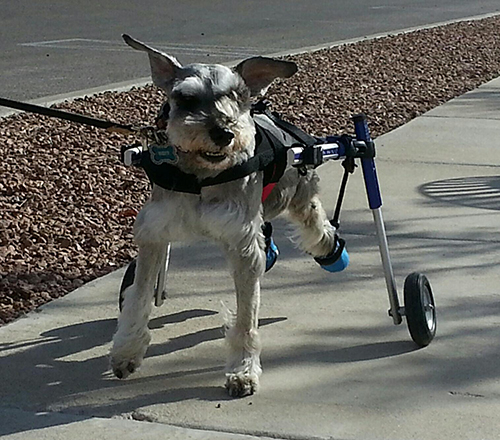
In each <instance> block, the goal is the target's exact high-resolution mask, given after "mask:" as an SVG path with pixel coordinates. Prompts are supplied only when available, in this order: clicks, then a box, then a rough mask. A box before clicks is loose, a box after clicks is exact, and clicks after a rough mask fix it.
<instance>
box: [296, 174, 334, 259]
mask: <svg viewBox="0 0 500 440" xmlns="http://www.w3.org/2000/svg"><path fill="white" fill-rule="evenodd" d="M317 193H318V177H317V176H316V174H315V173H311V174H310V175H308V176H307V177H306V178H304V179H303V180H302V181H301V182H300V183H299V185H298V186H297V191H296V193H295V195H294V196H293V198H292V199H291V201H290V203H289V205H288V212H289V215H290V219H291V220H292V221H293V222H294V223H295V224H296V225H297V226H298V229H299V230H298V232H299V234H298V237H297V239H298V245H299V247H300V248H301V249H302V250H304V251H306V252H307V253H309V254H311V255H312V256H313V257H324V256H326V255H329V254H330V253H331V252H332V250H334V248H335V243H336V241H335V231H336V230H335V228H334V227H333V226H332V225H331V224H330V222H329V220H328V218H327V216H326V213H325V211H324V209H323V206H322V204H321V201H320V200H319V198H318V195H317Z"/></svg>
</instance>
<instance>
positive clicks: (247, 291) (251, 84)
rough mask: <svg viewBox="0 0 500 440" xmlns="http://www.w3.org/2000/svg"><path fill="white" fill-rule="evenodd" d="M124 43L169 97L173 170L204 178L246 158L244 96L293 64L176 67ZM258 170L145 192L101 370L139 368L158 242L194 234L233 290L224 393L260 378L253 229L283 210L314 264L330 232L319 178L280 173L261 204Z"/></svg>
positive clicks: (251, 131)
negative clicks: (216, 256)
mask: <svg viewBox="0 0 500 440" xmlns="http://www.w3.org/2000/svg"><path fill="white" fill-rule="evenodd" d="M124 40H125V42H126V43H127V44H128V45H130V46H131V47H133V48H134V49H138V50H141V51H144V52H146V53H147V54H148V56H149V61H150V65H151V73H152V79H153V82H154V84H155V85H156V86H158V87H159V88H161V89H163V90H164V91H165V92H166V93H167V96H168V102H169V114H168V124H167V126H166V132H167V135H168V139H169V144H171V145H172V146H174V148H175V149H176V154H177V156H178V163H177V164H176V166H177V167H178V168H179V169H181V170H182V171H184V172H186V173H190V174H194V175H195V176H197V177H198V178H199V179H204V178H207V177H212V176H215V175H217V174H219V173H220V172H221V171H223V170H226V169H228V168H230V167H232V166H234V165H237V164H241V163H242V162H245V161H247V160H248V159H249V158H251V157H252V156H253V155H254V150H255V126H254V122H253V119H252V116H251V113H250V108H251V102H252V98H253V97H256V96H259V95H262V94H263V93H264V92H265V91H266V90H267V88H268V86H269V85H270V84H271V82H272V81H273V80H275V79H276V78H288V77H290V76H292V75H293V74H294V73H295V72H296V70H297V66H296V65H295V64H294V63H292V62H288V61H281V60H276V59H271V58H264V57H254V58H249V59H247V60H245V61H243V62H241V63H240V64H238V65H237V66H236V67H235V68H233V69H231V68H229V67H226V66H222V65H208V64H190V65H186V66H182V65H181V64H180V63H179V62H178V61H177V60H176V59H175V58H174V57H172V56H170V55H167V54H165V53H163V52H160V51H158V50H156V49H153V48H151V47H149V46H147V45H145V44H143V43H141V42H139V41H137V40H134V39H133V38H131V37H129V36H127V35H124ZM262 174H263V173H262V172H255V173H253V174H251V175H249V176H246V177H244V178H241V179H238V180H234V181H231V182H228V183H223V184H220V185H215V186H209V187H204V188H203V189H202V191H201V194H199V195H197V194H186V193H181V192H175V191H170V190H165V189H163V188H161V187H159V186H156V185H153V188H152V193H151V198H150V200H149V201H148V202H147V203H146V204H145V206H144V207H143V209H142V210H141V211H140V213H139V214H138V216H137V219H136V222H135V225H134V237H135V242H136V243H137V245H138V257H137V267H136V272H135V280H134V283H133V284H132V285H131V286H129V287H128V288H127V289H126V290H125V291H124V293H123V298H124V301H123V308H122V312H121V314H120V316H119V319H118V327H117V331H116V333H115V335H114V337H113V346H112V349H111V353H110V364H111V368H112V369H113V372H114V374H115V375H116V376H117V377H119V378H125V377H126V376H128V375H129V374H130V373H132V372H134V371H135V369H136V368H138V367H139V366H140V364H141V362H142V360H143V357H144V355H145V353H146V350H147V347H148V344H149V342H150V334H149V330H148V320H149V315H150V312H151V309H152V301H153V296H154V289H155V282H156V280H157V275H158V273H159V271H160V266H161V264H162V261H163V259H162V255H164V252H165V248H166V245H167V244H168V243H170V242H174V241H184V240H192V239H196V238H200V237H205V238H209V239H212V240H215V241H217V242H219V243H220V244H221V245H222V248H223V249H224V251H225V254H226V255H227V259H228V261H229V265H230V268H231V270H232V275H233V278H234V284H235V289H236V304H237V308H236V313H235V314H234V315H233V316H232V317H231V319H230V320H229V321H230V322H228V323H226V328H227V331H226V335H225V338H226V341H227V345H228V349H229V353H228V357H227V364H226V388H227V390H228V392H229V394H230V395H231V396H234V397H241V396H245V395H249V394H253V393H254V392H255V391H257V389H258V385H259V377H260V375H261V373H262V368H261V364H260V352H261V343H260V338H259V331H258V312H259V302H260V299H259V298H260V285H259V279H260V277H261V276H262V275H263V274H264V270H265V262H266V256H265V252H264V236H263V233H262V225H263V223H264V221H268V220H270V219H272V218H274V217H276V216H277V215H279V214H281V213H283V212H287V213H288V214H289V218H290V219H291V221H292V222H293V223H295V224H296V226H297V229H298V231H297V236H298V245H299V247H300V248H301V249H302V250H304V251H305V252H307V253H308V254H310V255H312V256H313V257H323V256H327V255H329V254H330V253H331V252H332V250H333V249H334V247H335V228H334V227H333V226H331V225H330V223H329V221H328V219H327V217H326V214H325V212H324V210H323V208H322V206H321V202H320V201H319V199H318V195H317V194H318V182H319V179H318V176H317V174H316V172H315V171H313V170H309V171H308V172H307V174H305V175H302V174H304V173H302V174H301V173H299V172H298V170H297V169H295V168H290V169H288V170H287V171H286V172H285V174H284V175H283V177H282V178H281V179H280V181H279V182H278V183H277V184H276V186H275V188H274V189H273V191H272V192H271V194H270V195H269V197H267V199H266V200H265V202H262V201H261V198H262V189H263V175H262Z"/></svg>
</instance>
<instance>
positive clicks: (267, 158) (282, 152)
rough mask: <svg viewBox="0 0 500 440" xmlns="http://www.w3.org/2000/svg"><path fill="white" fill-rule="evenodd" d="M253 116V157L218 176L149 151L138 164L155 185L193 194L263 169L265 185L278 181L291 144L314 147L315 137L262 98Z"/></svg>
mask: <svg viewBox="0 0 500 440" xmlns="http://www.w3.org/2000/svg"><path fill="white" fill-rule="evenodd" d="M252 116H253V120H254V123H255V130H256V134H255V154H254V156H253V157H252V158H250V159H249V160H248V161H246V162H243V163H241V164H239V165H235V166H233V167H231V168H228V169H227V170H224V171H222V172H221V173H219V174H218V175H217V176H215V177H209V178H206V179H201V180H200V179H198V178H197V177H196V176H195V175H194V174H188V173H185V172H183V171H181V170H180V169H179V168H177V167H176V166H175V164H173V163H168V162H163V163H160V164H158V163H155V162H154V161H153V159H152V157H151V154H148V153H147V152H145V153H143V154H142V155H141V160H140V163H139V166H140V167H141V168H143V169H144V171H145V172H146V174H147V176H148V178H149V180H150V181H151V182H152V183H154V184H155V185H158V186H160V187H162V188H164V189H168V190H172V191H178V192H183V193H190V194H201V189H202V188H203V187H207V186H213V185H219V184H221V183H226V182H231V181H233V180H237V179H241V178H243V177H245V176H248V175H250V174H252V173H255V172H257V171H263V172H264V186H267V185H269V184H272V183H276V182H278V181H279V179H280V178H281V177H282V176H283V173H284V172H285V169H286V165H287V150H288V149H289V148H290V147H292V146H300V147H310V146H313V145H314V144H315V143H316V139H315V138H314V137H312V136H310V135H308V134H307V133H305V132H303V131H302V130H300V129H299V128H297V127H296V126H295V125H292V124H290V123H289V122H286V121H284V120H283V119H281V118H280V117H279V116H278V115H277V114H276V113H273V112H271V111H269V109H267V107H266V104H265V103H264V102H262V101H261V102H259V103H257V104H255V105H254V107H253V108H252Z"/></svg>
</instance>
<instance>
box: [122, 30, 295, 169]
mask: <svg viewBox="0 0 500 440" xmlns="http://www.w3.org/2000/svg"><path fill="white" fill-rule="evenodd" d="M123 39H124V40H125V42H126V43H127V44H128V45H129V46H131V47H133V48H134V49H138V50H142V51H145V52H147V54H148V56H149V61H150V65H151V76H152V78H153V83H154V84H155V85H156V86H158V87H160V88H161V89H163V90H164V91H165V92H166V93H167V96H168V100H169V113H168V125H167V133H168V138H169V141H170V142H171V143H172V144H173V145H175V146H176V148H178V150H179V151H180V152H181V153H182V154H183V155H185V156H187V157H189V162H190V165H191V166H190V167H192V168H193V169H200V170H207V171H208V170H211V171H221V170H224V169H226V168H229V167H231V166H233V165H235V164H237V163H241V162H243V161H245V160H247V159H248V158H249V157H251V156H252V155H253V152H254V148H255V128H254V124H253V121H252V118H251V116H250V105H251V98H252V97H253V96H258V95H262V94H263V93H265V91H266V90H267V88H268V87H269V85H270V84H271V83H272V82H273V80H275V79H276V78H289V77H290V76H292V75H293V74H294V73H295V72H296V71H297V66H296V65H295V63H292V62H288V61H280V60H275V59H272V58H265V57H255V58H249V59H247V60H245V61H242V62H241V63H240V64H238V65H237V66H236V67H235V68H234V69H230V68H228V67H226V66H222V65H219V64H190V65H187V66H182V65H181V64H180V63H179V62H178V61H177V60H176V59H175V58H174V57H172V56H170V55H167V54H165V53H163V52H160V51H158V50H156V49H153V48H151V47H149V46H147V45H145V44H144V43H141V42H139V41H137V40H134V39H133V38H131V37H130V36H128V35H124V36H123Z"/></svg>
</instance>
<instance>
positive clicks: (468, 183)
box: [0, 78, 500, 440]
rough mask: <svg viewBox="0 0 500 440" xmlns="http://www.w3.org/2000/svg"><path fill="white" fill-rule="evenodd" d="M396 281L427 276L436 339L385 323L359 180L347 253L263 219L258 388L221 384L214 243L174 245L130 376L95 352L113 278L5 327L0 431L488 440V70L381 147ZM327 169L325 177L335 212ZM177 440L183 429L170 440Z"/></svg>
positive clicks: (333, 175)
mask: <svg viewBox="0 0 500 440" xmlns="http://www.w3.org/2000/svg"><path fill="white" fill-rule="evenodd" d="M377 147H378V148H377V151H378V157H377V168H378V173H379V178H380V184H381V189H382V196H383V200H384V205H383V212H384V218H385V224H386V228H387V232H388V237H389V247H390V251H391V256H392V261H393V266H394V272H395V275H396V278H397V280H398V287H399V289H400V290H402V284H403V281H404V279H405V277H406V276H407V275H408V274H409V273H411V272H413V271H420V272H423V273H425V274H426V275H427V276H428V277H429V279H430V281H431V284H432V286H433V290H434V293H435V297H436V303H437V313H438V330H437V336H436V339H435V340H434V341H433V342H432V343H431V344H430V345H429V346H428V347H427V348H425V349H417V348H416V346H415V345H414V344H413V342H412V341H411V339H410V336H409V334H408V331H407V328H406V324H405V323H403V324H402V325H401V326H394V325H393V324H392V320H391V319H390V318H389V317H388V316H387V309H388V299H387V293H386V288H385V283H384V278H383V273H382V268H381V264H380V258H379V253H378V248H377V240H376V236H375V232H374V231H375V229H374V225H373V220H372V216H371V213H370V211H369V210H368V209H367V203H366V196H365V194H364V187H363V182H362V178H361V173H360V171H358V172H356V173H355V174H354V175H353V176H352V178H351V181H350V183H349V187H348V192H347V199H346V203H345V208H344V210H343V213H342V231H341V232H342V235H343V237H344V238H345V239H346V241H347V246H348V249H349V253H350V257H351V265H350V266H349V268H348V269H347V270H346V271H344V272H342V273H339V274H329V273H327V272H324V271H322V270H321V269H319V268H318V267H317V266H316V264H315V263H314V261H312V259H311V258H309V257H307V256H306V255H303V254H301V253H299V251H297V250H296V249H295V248H294V246H293V244H292V243H291V242H290V241H289V240H288V238H287V237H288V236H289V235H290V229H289V227H288V226H287V224H286V222H284V221H282V220H279V221H277V222H276V223H275V229H276V234H275V240H276V241H277V243H278V245H279V246H280V250H281V255H280V260H279V261H278V264H277V265H276V267H275V268H274V269H273V270H272V271H271V272H270V273H269V274H267V275H266V277H265V278H264V280H263V283H262V284H263V288H262V307H261V321H260V325H261V335H262V339H263V344H264V350H263V354H262V363H263V368H264V373H263V376H262V381H261V390H260V392H259V393H258V394H256V395H254V396H251V397H248V398H244V399H236V400H233V399H230V398H228V397H227V396H226V395H225V390H224V388H223V381H224V380H223V379H224V378H223V371H222V370H223V364H224V356H225V351H224V344H223V337H222V331H221V324H222V318H221V315H220V313H219V312H220V310H221V305H220V303H221V301H222V302H224V303H225V304H227V305H228V306H229V307H233V306H234V294H233V288H232V281H231V279H230V277H229V275H228V272H227V270H226V268H225V263H224V261H223V258H222V255H221V253H220V251H219V250H218V248H217V247H216V246H214V245H212V244H211V243H205V242H202V243H196V244H191V245H176V246H175V247H174V249H173V252H172V263H171V270H170V272H169V279H168V286H169V299H168V301H167V302H166V304H165V305H163V306H162V307H161V308H158V309H155V310H154V313H153V317H152V320H151V323H150V327H151V329H152V343H151V347H150V349H149V350H148V353H147V355H146V359H145V361H144V364H143V366H142V368H141V369H140V370H139V371H138V372H137V373H136V374H135V375H133V376H132V377H130V378H129V379H127V380H125V381H119V380H117V379H115V378H113V377H112V375H111V374H110V372H109V370H108V367H107V353H108V350H109V346H110V340H111V337H112V334H113V331H114V328H115V325H116V316H117V290H118V286H119V282H120V279H121V276H122V274H123V270H120V271H117V272H115V273H113V274H110V275H108V276H106V277H104V278H102V279H99V280H96V281H94V282H91V283H89V284H88V285H86V286H83V287H82V288H80V289H78V290H76V291H74V292H73V293H71V294H69V295H67V296H65V297H64V298H61V299H58V300H56V301H54V302H52V303H50V304H48V305H46V306H44V307H41V308H40V309H39V310H38V311H37V312H35V313H31V314H30V315H28V316H26V317H24V318H21V319H19V320H18V321H16V322H14V323H12V324H9V325H7V326H4V327H2V328H0V371H1V380H0V387H1V388H0V389H1V393H0V395H1V403H0V435H3V436H5V437H4V438H6V439H18V438H19V439H20V438H22V439H39V438H68V437H71V438H73V439H74V440H77V439H79V438H82V439H83V438H89V437H92V436H93V437H95V438H104V439H107V438H116V437H121V438H124V439H127V438H132V436H133V437H134V438H150V437H151V438H152V437H153V435H154V436H156V437H157V438H179V439H180V438H185V439H191V438H192V439H215V438H217V439H224V438H228V439H230V438H235V439H236V438H241V439H248V438H252V437H249V436H259V437H262V436H264V437H266V436H267V437H270V438H281V439H285V438H287V439H288V438H291V439H312V438H322V439H323V438H325V439H326V438H332V439H384V440H392V439H394V440H395V439H403V440H405V439H420V440H422V439H428V440H435V439H453V440H459V439H499V438H500V416H499V414H500V367H499V365H500V344H499V339H500V287H499V286H500V275H499V270H498V267H499V265H500V78H499V79H496V80H494V81H491V82H489V83H487V84H485V85H483V86H482V87H480V88H479V89H477V90H475V91H473V92H470V93H468V94H466V95H464V96H462V97H460V98H457V99H454V100H452V101H450V102H449V103H447V104H445V105H443V106H441V107H438V108H436V109H434V110H432V111H430V112H429V113H427V114H425V115H423V116H421V117H419V118H417V119H415V120H413V121H411V122H410V123H408V124H406V125H405V126H403V127H401V128H399V129H397V130H394V131H393V132H391V133H388V134H386V135H384V136H381V137H380V138H379V139H377ZM341 169H342V168H341V167H340V165H339V164H338V163H330V164H327V165H324V166H322V167H321V168H320V174H321V177H322V195H323V200H324V201H325V204H326V206H327V208H328V209H330V210H331V209H332V208H333V204H334V199H335V196H336V191H337V188H338V185H339V181H340V176H341ZM176 436H177V437H176Z"/></svg>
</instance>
